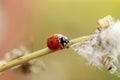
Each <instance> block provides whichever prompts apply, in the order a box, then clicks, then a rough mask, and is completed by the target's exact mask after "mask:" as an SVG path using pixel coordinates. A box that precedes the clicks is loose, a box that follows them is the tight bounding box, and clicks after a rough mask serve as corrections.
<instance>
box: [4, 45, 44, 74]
mask: <svg viewBox="0 0 120 80" xmlns="http://www.w3.org/2000/svg"><path fill="white" fill-rule="evenodd" d="M28 54H30V50H28V49H26V47H25V46H24V45H21V46H20V47H19V48H17V49H13V50H12V51H10V52H7V53H6V55H5V59H4V61H5V62H9V61H11V60H14V59H16V58H19V57H22V56H24V55H28ZM11 70H13V71H17V72H22V73H31V72H34V73H36V72H40V71H41V70H42V71H43V70H46V66H45V64H44V62H43V61H41V60H40V59H34V60H31V61H29V62H26V63H23V64H21V65H17V66H15V67H13V68H12V69H11Z"/></svg>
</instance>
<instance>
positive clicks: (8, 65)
mask: <svg viewBox="0 0 120 80" xmlns="http://www.w3.org/2000/svg"><path fill="white" fill-rule="evenodd" d="M92 37H93V35H88V36H83V37H79V38H75V39H72V40H71V43H70V46H71V45H73V44H75V43H78V42H84V41H87V40H90V39H91V38H92ZM52 52H54V51H52V50H50V49H49V48H44V49H41V50H38V51H35V52H32V53H31V54H28V55H25V56H23V57H19V58H17V59H15V60H12V61H10V62H7V63H5V64H3V65H1V66H0V72H2V71H5V70H7V69H9V68H11V67H14V66H16V65H19V64H22V63H25V62H27V61H29V60H32V59H35V58H38V57H40V56H43V55H46V54H49V53H52Z"/></svg>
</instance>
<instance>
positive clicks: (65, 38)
mask: <svg viewBox="0 0 120 80" xmlns="http://www.w3.org/2000/svg"><path fill="white" fill-rule="evenodd" d="M58 40H59V41H60V43H61V45H62V47H63V48H64V47H66V46H67V44H68V43H69V42H70V41H69V39H68V38H67V37H66V36H62V37H58Z"/></svg>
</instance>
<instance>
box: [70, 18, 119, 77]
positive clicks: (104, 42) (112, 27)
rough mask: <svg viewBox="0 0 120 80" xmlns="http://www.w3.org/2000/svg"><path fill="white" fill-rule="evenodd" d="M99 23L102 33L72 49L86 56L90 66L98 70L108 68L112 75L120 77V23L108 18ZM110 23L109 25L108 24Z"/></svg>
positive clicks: (75, 45)
mask: <svg viewBox="0 0 120 80" xmlns="http://www.w3.org/2000/svg"><path fill="white" fill-rule="evenodd" d="M102 20H103V21H100V22H99V23H100V24H99V29H100V31H99V32H97V33H96V34H94V37H93V38H92V39H91V40H90V41H87V42H84V43H77V44H74V45H73V46H72V48H73V49H74V50H75V51H76V52H78V54H80V55H82V56H84V57H85V58H86V59H87V60H88V62H89V64H91V65H94V66H97V67H98V68H103V67H106V68H107V70H108V71H109V72H110V73H114V74H116V75H118V76H120V71H119V70H120V64H119V61H118V56H119V55H120V21H116V22H111V17H110V16H107V17H105V18H103V19H102ZM108 23H109V24H108Z"/></svg>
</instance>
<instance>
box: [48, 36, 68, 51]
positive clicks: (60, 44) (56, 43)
mask: <svg viewBox="0 0 120 80" xmlns="http://www.w3.org/2000/svg"><path fill="white" fill-rule="evenodd" d="M69 42H70V41H69V39H68V38H67V37H66V36H64V35H62V34H53V35H51V36H49V37H48V39H47V46H48V48H49V49H51V50H59V49H63V48H65V47H68V46H67V45H68V43H69Z"/></svg>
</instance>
